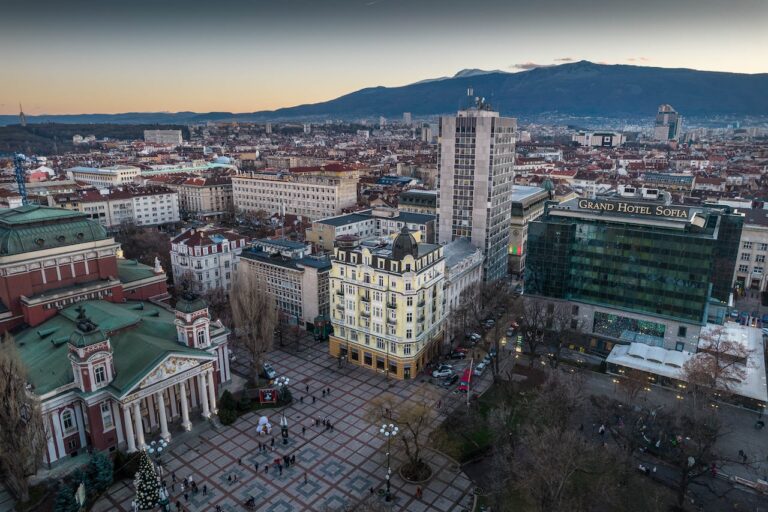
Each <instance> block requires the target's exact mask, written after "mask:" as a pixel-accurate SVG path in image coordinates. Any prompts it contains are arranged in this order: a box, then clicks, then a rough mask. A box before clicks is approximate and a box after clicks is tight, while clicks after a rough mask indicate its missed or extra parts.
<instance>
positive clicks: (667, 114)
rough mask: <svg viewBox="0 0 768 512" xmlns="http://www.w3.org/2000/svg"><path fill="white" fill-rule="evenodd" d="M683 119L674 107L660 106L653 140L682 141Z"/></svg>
mask: <svg viewBox="0 0 768 512" xmlns="http://www.w3.org/2000/svg"><path fill="white" fill-rule="evenodd" d="M682 125H683V119H682V117H681V116H680V114H679V113H678V112H677V111H676V110H675V109H674V108H672V105H666V104H665V105H659V112H658V113H657V114H656V123H655V125H654V128H653V138H654V139H656V140H664V141H666V140H680V134H681V131H682V128H683V126H682Z"/></svg>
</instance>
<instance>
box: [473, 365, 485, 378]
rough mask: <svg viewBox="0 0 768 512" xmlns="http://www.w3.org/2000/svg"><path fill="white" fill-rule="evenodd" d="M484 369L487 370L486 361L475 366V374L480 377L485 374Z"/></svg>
mask: <svg viewBox="0 0 768 512" xmlns="http://www.w3.org/2000/svg"><path fill="white" fill-rule="evenodd" d="M484 371H485V363H480V364H478V365H477V366H475V371H474V374H475V375H477V376H478V377H479V376H480V375H482V374H483V372H484Z"/></svg>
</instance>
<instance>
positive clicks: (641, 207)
mask: <svg viewBox="0 0 768 512" xmlns="http://www.w3.org/2000/svg"><path fill="white" fill-rule="evenodd" d="M578 205H579V208H580V209H582V210H595V211H601V212H611V213H623V214H627V215H648V216H649V217H667V218H674V219H687V218H688V213H689V211H688V208H685V207H681V206H668V205H663V204H653V205H650V204H642V203H630V202H626V201H601V200H595V199H579V202H578Z"/></svg>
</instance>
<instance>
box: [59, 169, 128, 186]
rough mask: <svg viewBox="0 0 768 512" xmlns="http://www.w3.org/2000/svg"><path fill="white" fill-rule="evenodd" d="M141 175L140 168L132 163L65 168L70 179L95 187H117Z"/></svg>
mask: <svg viewBox="0 0 768 512" xmlns="http://www.w3.org/2000/svg"><path fill="white" fill-rule="evenodd" d="M139 176H141V169H139V168H138V167H134V166H132V165H113V166H110V167H100V168H96V167H72V168H70V169H67V177H68V178H69V179H71V180H75V181H79V182H82V183H88V184H90V185H93V186H95V187H117V186H120V185H128V184H130V183H133V181H134V179H135V178H138V177H139Z"/></svg>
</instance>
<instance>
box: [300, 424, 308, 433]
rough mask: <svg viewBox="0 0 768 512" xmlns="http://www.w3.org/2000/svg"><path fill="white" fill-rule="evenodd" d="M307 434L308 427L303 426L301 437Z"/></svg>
mask: <svg viewBox="0 0 768 512" xmlns="http://www.w3.org/2000/svg"><path fill="white" fill-rule="evenodd" d="M306 432H307V427H305V426H304V425H302V426H301V435H304V434H305V433H306Z"/></svg>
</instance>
